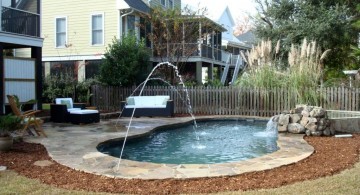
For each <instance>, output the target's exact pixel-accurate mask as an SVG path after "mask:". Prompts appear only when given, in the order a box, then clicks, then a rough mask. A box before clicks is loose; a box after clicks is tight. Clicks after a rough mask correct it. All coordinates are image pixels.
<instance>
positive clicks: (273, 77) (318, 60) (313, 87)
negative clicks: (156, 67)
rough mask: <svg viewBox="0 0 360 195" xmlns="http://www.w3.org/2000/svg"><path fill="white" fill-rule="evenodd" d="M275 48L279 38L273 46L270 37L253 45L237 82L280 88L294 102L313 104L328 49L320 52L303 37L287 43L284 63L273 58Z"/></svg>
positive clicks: (277, 46)
mask: <svg viewBox="0 0 360 195" xmlns="http://www.w3.org/2000/svg"><path fill="white" fill-rule="evenodd" d="M279 50H280V41H278V42H277V43H276V46H275V49H272V43H271V41H270V40H268V41H261V42H260V43H259V44H258V45H256V46H255V47H253V48H252V49H251V51H250V52H249V53H247V58H245V61H247V62H248V65H249V66H248V68H247V70H246V71H245V73H244V75H243V76H242V77H241V78H240V79H239V80H238V81H237V84H238V85H240V86H241V87H252V88H274V87H284V88H287V89H289V90H290V91H292V93H291V94H292V95H294V96H296V98H295V97H294V98H295V99H297V101H298V102H296V103H305V104H313V105H316V103H317V102H318V100H319V98H320V97H319V95H318V94H319V93H317V89H318V87H319V84H320V83H321V80H322V75H323V69H324V66H323V60H324V59H325V58H326V57H327V55H328V54H329V52H330V50H326V51H325V52H323V53H322V52H321V50H320V48H319V47H318V46H317V43H316V41H310V42H309V41H308V40H307V39H304V40H303V41H302V43H301V44H300V45H294V44H292V45H291V48H290V51H289V53H288V60H287V62H288V64H285V65H284V64H281V63H280V60H279V59H277V56H278V53H279ZM281 65H283V66H284V67H286V68H285V69H284V68H281Z"/></svg>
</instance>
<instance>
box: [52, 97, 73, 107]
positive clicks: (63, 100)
mask: <svg viewBox="0 0 360 195" xmlns="http://www.w3.org/2000/svg"><path fill="white" fill-rule="evenodd" d="M55 103H56V104H65V105H66V107H67V108H68V109H70V108H73V100H72V98H56V99H55Z"/></svg>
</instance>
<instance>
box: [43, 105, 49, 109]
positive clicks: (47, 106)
mask: <svg viewBox="0 0 360 195" xmlns="http://www.w3.org/2000/svg"><path fill="white" fill-rule="evenodd" d="M42 109H43V110H50V104H43V105H42Z"/></svg>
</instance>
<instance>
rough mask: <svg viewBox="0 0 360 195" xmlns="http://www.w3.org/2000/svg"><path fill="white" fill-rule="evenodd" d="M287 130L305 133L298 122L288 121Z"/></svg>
mask: <svg viewBox="0 0 360 195" xmlns="http://www.w3.org/2000/svg"><path fill="white" fill-rule="evenodd" d="M288 131H289V132H290V133H295V134H300V133H305V127H304V126H302V125H300V124H299V123H290V124H289V125H288Z"/></svg>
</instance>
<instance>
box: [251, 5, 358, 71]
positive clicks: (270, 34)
mask: <svg viewBox="0 0 360 195" xmlns="http://www.w3.org/2000/svg"><path fill="white" fill-rule="evenodd" d="M255 1H256V3H257V4H258V12H259V16H258V18H256V19H255V31H254V32H255V34H256V35H257V36H258V37H259V38H262V39H265V40H266V39H270V40H272V42H273V43H276V42H277V40H281V42H282V45H283V47H282V50H283V51H286V53H287V52H288V51H289V50H290V46H291V44H299V43H300V42H301V40H303V39H304V38H307V39H308V40H315V41H317V43H318V44H319V46H320V47H321V49H322V50H323V51H324V50H326V49H331V50H332V51H331V53H330V56H331V57H330V58H328V59H327V60H326V61H325V64H326V67H325V69H326V71H327V73H328V76H329V75H331V76H334V73H335V74H339V72H341V70H343V69H344V66H351V64H352V61H351V60H350V59H351V58H349V57H348V56H349V53H350V45H352V44H354V43H356V42H357V37H358V31H357V30H356V29H355V28H354V27H353V26H352V23H353V20H354V18H356V17H357V16H358V14H356V13H355V12H354V9H353V8H352V7H351V6H352V5H353V3H352V2H351V1H335V0H324V1H319V0H293V1H289V0H276V1H275V0H255Z"/></svg>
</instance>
